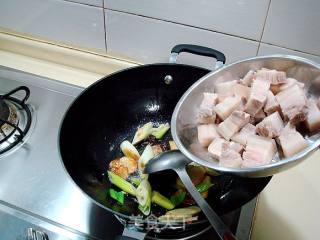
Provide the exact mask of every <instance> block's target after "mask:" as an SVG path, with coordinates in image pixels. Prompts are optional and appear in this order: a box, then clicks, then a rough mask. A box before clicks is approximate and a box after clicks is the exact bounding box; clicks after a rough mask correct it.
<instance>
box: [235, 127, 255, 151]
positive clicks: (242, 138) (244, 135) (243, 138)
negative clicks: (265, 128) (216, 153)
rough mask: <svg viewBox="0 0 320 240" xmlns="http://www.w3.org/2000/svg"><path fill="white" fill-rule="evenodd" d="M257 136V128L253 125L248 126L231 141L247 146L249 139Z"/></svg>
mask: <svg viewBox="0 0 320 240" xmlns="http://www.w3.org/2000/svg"><path fill="white" fill-rule="evenodd" d="M255 134H256V126H254V125H252V124H251V123H248V124H246V125H245V126H244V127H243V128H242V129H241V131H240V132H238V133H236V134H235V135H233V136H232V138H231V140H232V141H235V142H237V143H240V144H242V145H243V146H245V145H246V144H247V139H248V137H249V136H250V135H255Z"/></svg>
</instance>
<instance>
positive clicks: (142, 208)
mask: <svg viewBox="0 0 320 240" xmlns="http://www.w3.org/2000/svg"><path fill="white" fill-rule="evenodd" d="M138 209H139V210H140V211H141V212H142V213H143V214H144V215H149V214H150V211H151V206H150V205H149V206H147V205H144V206H142V205H140V204H139V206H138Z"/></svg>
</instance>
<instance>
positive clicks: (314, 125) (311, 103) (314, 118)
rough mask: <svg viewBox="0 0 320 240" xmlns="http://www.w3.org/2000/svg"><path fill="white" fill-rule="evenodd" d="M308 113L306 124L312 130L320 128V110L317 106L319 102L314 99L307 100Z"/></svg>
mask: <svg viewBox="0 0 320 240" xmlns="http://www.w3.org/2000/svg"><path fill="white" fill-rule="evenodd" d="M307 106H308V114H307V118H306V120H305V124H306V126H307V128H308V129H309V131H310V132H312V131H315V130H318V129H319V128H320V110H319V108H318V106H317V102H316V100H314V99H309V100H308V102H307Z"/></svg>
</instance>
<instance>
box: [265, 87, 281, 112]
mask: <svg viewBox="0 0 320 240" xmlns="http://www.w3.org/2000/svg"><path fill="white" fill-rule="evenodd" d="M264 111H265V112H266V113H267V114H268V115H270V114H271V113H274V112H275V111H280V105H279V103H278V101H277V99H276V97H275V96H274V95H273V93H272V92H271V91H269V92H268V96H267V101H266V105H265V106H264Z"/></svg>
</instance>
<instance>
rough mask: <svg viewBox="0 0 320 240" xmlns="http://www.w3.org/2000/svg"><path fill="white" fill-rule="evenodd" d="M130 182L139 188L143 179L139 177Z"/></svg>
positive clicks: (131, 179)
mask: <svg viewBox="0 0 320 240" xmlns="http://www.w3.org/2000/svg"><path fill="white" fill-rule="evenodd" d="M130 182H132V184H133V185H135V186H136V187H138V186H139V184H140V183H141V178H139V177H132V178H130Z"/></svg>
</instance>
